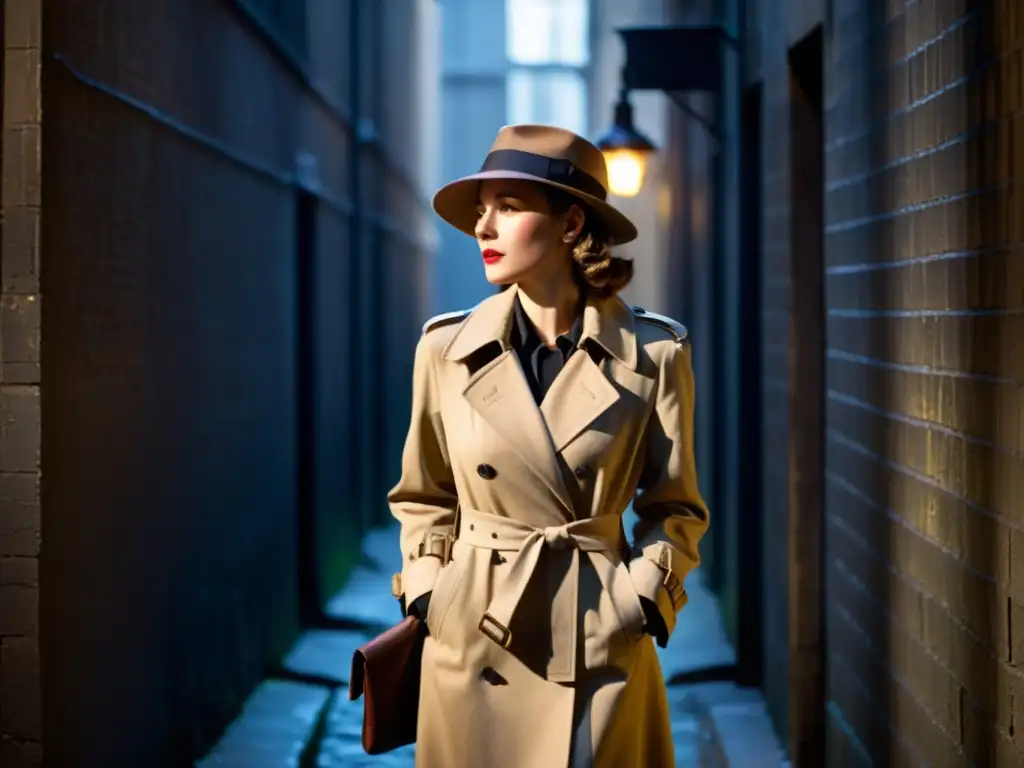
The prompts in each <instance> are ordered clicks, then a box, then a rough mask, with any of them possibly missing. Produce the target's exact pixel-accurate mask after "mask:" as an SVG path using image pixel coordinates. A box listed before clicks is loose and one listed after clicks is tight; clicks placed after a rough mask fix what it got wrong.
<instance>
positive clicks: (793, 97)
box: [788, 26, 825, 766]
mask: <svg viewBox="0 0 1024 768" xmlns="http://www.w3.org/2000/svg"><path fill="white" fill-rule="evenodd" d="M822 38H823V34H822V28H821V27H820V26H819V27H817V28H816V29H815V30H814V31H813V32H811V34H809V35H808V36H807V37H805V38H804V39H803V40H801V41H800V42H799V43H798V44H797V45H795V46H793V48H791V49H790V51H789V103H790V113H789V121H790V137H789V146H790V243H791V257H790V258H791V263H790V290H791V295H792V299H791V304H790V307H791V310H790V322H789V350H790V360H789V379H790V388H789V391H790V399H789V432H790V446H789V456H790V462H789V499H790V509H789V514H790V523H789V531H790V534H789V574H788V583H789V595H790V604H789V615H790V621H789V626H790V637H789V647H790V665H789V691H790V701H789V734H788V735H789V745H790V756H791V758H792V760H793V764H794V765H798V766H805V765H806V766H817V765H824V762H825V735H824V734H825V684H824V680H825V670H824V649H825V637H824V634H825V632H824V618H825V617H824V611H823V595H824V585H823V581H824V569H823V551H824V546H823V544H824V533H825V526H824V498H825V474H824V473H825V460H824V455H825V290H824V273H825V219H824V214H825V209H824V185H825V178H824V165H825V163H824V128H823V110H822V81H823V77H822V55H823V51H822V45H823V39H822Z"/></svg>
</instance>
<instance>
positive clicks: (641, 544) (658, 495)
mask: <svg viewBox="0 0 1024 768" xmlns="http://www.w3.org/2000/svg"><path fill="white" fill-rule="evenodd" d="M666 344H671V348H670V349H669V350H668V351H667V353H666V355H665V356H664V358H663V359H662V362H660V363H659V365H658V382H657V390H656V392H655V402H654V407H653V408H652V411H651V415H650V420H649V422H648V425H647V430H646V438H645V454H644V464H643V469H642V472H641V475H640V483H639V486H640V492H639V494H638V495H637V497H636V499H635V500H634V502H633V510H634V511H635V512H636V515H637V517H638V518H639V522H638V523H637V524H636V527H635V528H634V535H633V538H634V551H633V559H632V560H631V561H630V567H629V570H630V575H631V576H632V577H633V582H634V585H635V586H636V589H637V592H638V593H639V594H640V595H641V597H645V598H647V599H649V600H651V601H652V602H654V603H655V604H656V605H657V607H658V612H659V613H660V614H661V617H662V619H664V621H665V627H666V629H667V630H668V633H669V634H671V633H672V630H673V629H674V628H675V624H676V615H677V614H678V613H679V611H680V610H682V608H683V606H684V605H686V601H687V596H686V590H685V589H684V588H683V580H684V579H685V578H686V575H687V574H688V573H689V572H690V571H691V570H693V569H694V568H696V567H697V565H699V564H700V553H699V552H698V550H697V544H698V542H699V541H700V539H701V537H702V536H703V535H704V532H705V531H706V530H707V528H708V510H707V506H706V505H705V503H704V500H703V499H702V498H701V495H700V491H699V489H698V487H697V468H696V464H695V462H694V454H693V411H694V391H693V389H694V385H693V368H692V365H691V360H690V345H689V344H688V343H686V342H678V343H677V342H674V341H673V342H666ZM666 641H667V637H665V638H659V642H660V644H662V645H664V642H666Z"/></svg>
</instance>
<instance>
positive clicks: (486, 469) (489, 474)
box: [476, 464, 498, 480]
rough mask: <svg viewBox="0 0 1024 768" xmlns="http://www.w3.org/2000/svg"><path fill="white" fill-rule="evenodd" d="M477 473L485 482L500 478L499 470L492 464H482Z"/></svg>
mask: <svg viewBox="0 0 1024 768" xmlns="http://www.w3.org/2000/svg"><path fill="white" fill-rule="evenodd" d="M476 473H477V474H478V475H480V477H482V478H483V479H484V480H493V479H494V478H496V477H497V476H498V470H496V469H495V468H494V467H492V466H491V465H490V464H481V465H480V466H478V467H477V468H476Z"/></svg>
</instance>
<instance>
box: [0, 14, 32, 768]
mask: <svg viewBox="0 0 1024 768" xmlns="http://www.w3.org/2000/svg"><path fill="white" fill-rule="evenodd" d="M40 6H41V0H10V1H9V2H7V3H5V4H4V12H3V26H2V28H0V29H2V36H3V41H4V46H3V49H4V50H3V68H4V71H5V73H6V72H15V73H17V76H16V77H7V78H6V79H5V84H4V91H3V120H2V123H3V135H2V138H0V154H2V164H0V167H2V173H3V183H2V187H0V215H2V219H3V228H2V231H0V232H2V234H0V282H2V284H0V765H3V766H8V765H10V766H20V765H32V764H36V763H38V762H39V759H40V755H41V743H40V742H41V738H42V701H41V695H40V661H39V551H40V535H41V518H40V507H39V485H40V408H39V401H40V398H39V384H40V380H39V341H40V339H39V323H40V314H39V313H40V304H41V302H40V300H39V299H40V296H39V204H40V198H39V189H40V183H39V181H40V178H39V177H40V163H39V136H40V131H39V124H40V96H39V62H40V44H41V31H40V23H39V22H40Z"/></svg>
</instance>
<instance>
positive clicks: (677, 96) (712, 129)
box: [667, 91, 723, 146]
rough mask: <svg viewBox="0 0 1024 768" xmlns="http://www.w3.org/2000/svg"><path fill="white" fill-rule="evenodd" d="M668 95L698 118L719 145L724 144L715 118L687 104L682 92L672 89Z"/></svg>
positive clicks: (684, 110)
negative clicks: (712, 118)
mask: <svg viewBox="0 0 1024 768" xmlns="http://www.w3.org/2000/svg"><path fill="white" fill-rule="evenodd" d="M667 95H668V97H669V98H670V99H672V102H673V103H674V104H675V105H676V106H677V107H679V109H681V110H682V111H683V112H685V113H686V114H688V115H689V116H690V117H692V118H693V119H694V120H696V121H697V122H698V123H700V125H701V127H703V128H704V130H705V131H707V134H708V136H710V137H711V138H712V139H714V140H715V142H716V143H717V144H718V145H719V146H721V145H722V144H723V137H722V133H721V131H719V130H718V128H717V127H716V126H715V123H714V121H713V120H711V119H710V118H708V117H706V116H705V115H702V114H701V113H700V112H698V111H697V110H696V109H694V108H693V107H691V106H690V105H689V104H687V103H686V102H685V101H684V100H683V94H682V93H679V92H678V91H671V92H669V93H668V94H667Z"/></svg>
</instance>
